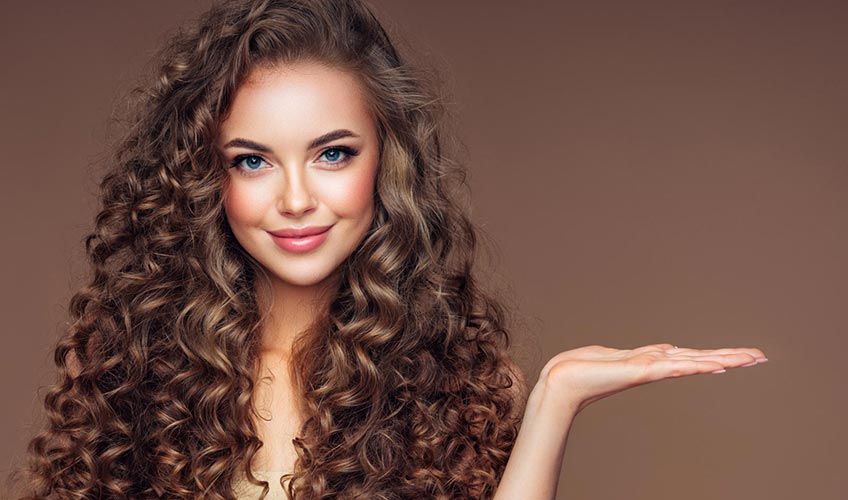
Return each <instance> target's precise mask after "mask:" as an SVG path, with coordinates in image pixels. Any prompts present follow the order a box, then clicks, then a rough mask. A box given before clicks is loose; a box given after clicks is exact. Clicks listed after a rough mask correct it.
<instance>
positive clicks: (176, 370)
mask: <svg viewBox="0 0 848 500" xmlns="http://www.w3.org/2000/svg"><path fill="white" fill-rule="evenodd" d="M300 60H314V61H319V62H322V63H326V64H329V65H331V66H332V67H336V68H340V69H342V70H345V71H350V72H351V73H353V74H355V75H357V77H358V78H359V81H360V82H361V84H362V86H363V88H364V89H365V91H366V92H365V93H366V95H367V98H368V101H369V104H370V106H371V109H372V111H373V113H374V116H375V119H376V123H377V125H378V129H379V137H380V169H379V171H378V176H377V189H376V193H375V212H374V219H373V221H372V225H371V228H370V229H369V231H368V233H367V235H366V236H365V238H364V240H363V241H362V243H361V244H360V246H359V247H358V248H357V249H356V251H355V252H354V253H353V254H352V255H351V256H350V258H349V259H347V260H346V261H345V262H344V263H343V264H342V266H341V267H340V268H339V270H338V271H339V273H340V276H341V280H340V286H339V288H338V291H337V292H335V295H334V296H333V297H332V300H331V301H330V302H329V304H330V305H329V307H328V309H327V313H326V314H324V315H321V316H320V317H319V318H318V319H317V320H316V321H315V323H314V324H313V325H312V327H311V328H310V330H309V332H308V333H309V334H307V335H303V336H301V337H299V338H298V339H297V342H296V344H295V347H294V351H293V353H294V356H293V362H292V368H293V369H292V372H293V374H294V375H295V380H294V383H295V385H296V387H297V390H298V391H299V393H298V394H299V396H300V397H302V398H303V401H304V403H303V405H304V406H303V408H304V411H305V420H304V423H303V425H302V427H301V429H300V433H299V435H298V437H297V438H296V439H295V440H294V444H295V447H296V450H297V454H298V460H297V463H296V466H295V469H294V471H293V473H292V474H287V475H286V476H283V477H282V478H280V482H281V485H283V486H284V488H285V491H286V494H287V495H288V496H289V497H291V498H297V499H317V498H369V499H397V498H425V497H426V498H445V499H447V498H451V499H453V498H489V497H491V496H492V495H493V493H494V490H495V487H496V485H497V482H498V480H499V478H500V476H501V474H502V472H503V469H504V467H505V465H506V461H507V458H508V456H509V452H510V451H511V448H512V446H513V444H514V441H515V438H516V435H517V430H518V426H519V420H520V418H519V415H520V408H521V405H522V403H523V400H522V399H521V398H517V397H516V396H515V389H516V387H518V385H519V384H523V381H522V379H521V374H520V373H517V371H516V370H515V368H516V367H515V365H514V364H512V362H511V361H510V359H509V356H508V354H507V349H508V347H509V345H510V343H511V341H510V335H509V334H508V332H507V329H506V327H505V324H504V323H505V321H504V317H503V315H504V313H505V310H504V307H503V306H502V305H501V302H500V301H499V300H498V299H496V298H495V297H494V296H493V295H490V294H488V293H486V292H484V290H483V288H482V287H481V286H480V285H479V284H478V282H477V281H476V280H475V279H474V277H473V273H472V266H473V264H474V260H475V254H476V249H477V236H476V234H477V232H476V231H477V230H476V229H475V227H474V226H473V224H472V222H471V221H470V218H469V215H468V213H467V212H468V210H467V209H465V208H463V206H461V204H460V203H458V202H457V198H456V188H458V187H466V184H467V183H466V178H465V176H466V173H465V170H464V168H463V167H462V165H460V164H459V162H457V161H455V160H452V159H451V158H449V157H448V156H447V154H446V153H445V152H444V149H445V147H444V145H443V144H442V142H443V141H440V137H441V138H444V136H445V133H444V126H445V123H446V122H447V120H445V116H446V111H447V108H446V106H445V105H444V98H443V97H442V94H441V93H440V92H441V90H440V88H441V87H440V86H439V85H438V84H436V83H435V82H436V77H435V76H434V74H431V73H429V72H427V71H426V70H424V69H422V67H418V66H413V65H411V64H409V63H407V62H405V60H404V59H402V58H401V56H400V55H399V54H398V52H397V50H396V49H395V46H394V45H393V44H392V42H391V41H390V39H389V37H388V35H387V34H386V32H385V31H384V29H383V28H382V26H381V25H380V23H379V22H378V20H377V19H376V18H375V17H374V15H373V14H372V13H371V12H370V10H369V9H368V8H367V6H366V5H365V4H363V3H362V2H361V1H358V0H344V1H341V0H308V1H307V0H290V1H285V0H257V1H238V2H225V3H220V4H218V5H216V6H214V7H213V8H211V9H210V10H209V11H208V12H207V13H206V14H204V15H203V16H202V17H201V18H200V20H199V23H197V24H196V25H195V26H193V27H192V28H190V29H180V30H179V31H178V32H177V33H175V34H173V36H172V38H171V39H170V40H169V42H168V43H167V44H166V45H165V46H164V47H163V48H162V49H161V51H160V52H159V54H158V56H157V58H156V61H157V63H156V64H157V75H156V78H155V79H154V80H153V81H152V82H150V83H149V84H146V85H142V86H139V87H137V88H136V89H135V90H134V92H133V93H132V95H133V96H134V97H135V99H134V100H133V103H134V104H135V106H134V108H132V109H133V112H132V113H131V114H130V117H131V118H130V127H129V128H128V130H127V132H126V135H125V136H124V137H123V138H122V139H121V140H120V141H119V143H118V145H117V147H116V148H115V153H114V156H113V159H114V162H113V165H114V167H112V168H110V170H109V171H108V172H106V173H105V175H104V177H103V179H102V182H101V185H100V188H101V193H100V196H101V203H102V205H101V209H100V211H99V213H98V215H97V216H96V220H95V228H94V230H93V232H91V233H90V234H88V235H87V236H86V238H85V247H86V255H87V258H88V260H89V262H90V264H91V267H92V269H93V277H92V278H91V281H90V283H89V284H88V285H87V286H85V287H83V288H82V289H80V290H79V291H78V292H77V293H76V294H75V295H74V296H73V297H72V299H71V301H70V307H69V312H70V315H71V317H72V322H71V325H70V327H69V329H68V331H67V332H66V333H65V334H64V335H63V336H62V337H61V338H60V339H59V340H58V341H57V343H56V347H55V351H54V361H55V363H56V365H57V367H58V369H59V371H58V373H59V375H58V376H59V379H58V381H57V382H56V383H55V384H54V385H51V386H50V388H49V391H48V392H47V394H46V396H45V398H44V408H45V414H46V417H47V423H46V429H45V430H43V431H41V432H40V433H39V434H37V435H36V436H35V437H34V438H33V439H32V440H31V441H30V443H29V447H28V452H29V456H28V464H27V470H26V472H27V474H28V476H27V477H28V480H27V487H28V490H27V493H26V495H25V496H22V497H20V498H25V499H47V498H49V499H93V498H98V499H148V498H150V499H152V498H159V499H161V498H169V499H176V498H179V499H186V498H208V499H219V498H220V499H234V498H235V496H234V493H233V487H234V476H235V474H236V473H237V472H240V471H243V472H244V473H245V474H246V476H247V478H248V479H249V481H250V482H251V483H252V484H255V485H258V486H262V487H263V495H262V496H263V498H264V496H265V495H266V494H267V492H268V491H269V483H268V482H266V481H259V480H258V479H257V478H256V477H255V476H254V475H253V473H252V471H251V466H250V463H251V461H252V458H253V456H254V455H255V454H256V452H257V450H258V449H259V448H260V447H261V446H262V442H261V441H260V440H259V439H258V437H257V432H256V425H255V423H254V421H253V418H254V417H255V410H254V409H253V402H254V399H253V398H254V387H255V386H256V380H257V376H258V373H257V359H258V348H259V344H258V340H259V331H260V325H262V324H263V321H264V320H265V316H264V314H263V312H262V310H261V308H260V307H259V306H258V303H257V299H256V297H257V287H260V286H268V281H269V278H268V276H267V272H266V271H265V270H264V269H263V268H262V267H261V266H260V265H259V264H258V263H257V261H256V260H254V259H253V258H252V257H251V256H250V255H249V254H247V253H246V252H245V251H244V250H243V249H242V248H241V247H240V245H239V244H238V242H237V241H236V240H235V238H234V236H233V234H232V232H231V231H230V228H229V227H228V225H227V223H226V220H225V217H224V215H223V208H222V193H225V191H226V188H227V181H228V176H227V175H226V168H225V164H224V161H223V158H222V156H221V153H220V151H218V150H216V147H215V138H216V137H217V134H218V126H219V124H220V123H221V121H222V120H223V118H224V117H225V116H226V113H227V110H228V106H229V105H230V104H231V102H232V99H233V97H234V94H235V91H236V90H237V89H238V86H239V84H240V83H241V82H243V81H244V79H245V78H246V76H247V75H248V74H249V73H250V72H251V71H252V70H253V69H255V68H257V67H259V66H262V65H271V66H273V65H277V64H286V63H290V62H295V61H300ZM75 367H77V368H76V369H75ZM516 381H517V382H518V383H516ZM286 483H288V484H287V485H286Z"/></svg>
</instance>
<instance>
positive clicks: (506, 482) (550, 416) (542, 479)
mask: <svg viewBox="0 0 848 500" xmlns="http://www.w3.org/2000/svg"><path fill="white" fill-rule="evenodd" d="M546 402H548V403H550V398H546V386H545V385H544V384H537V386H536V387H534V389H533V391H532V392H531V394H530V396H529V397H528V400H527V406H526V409H525V412H524V418H523V420H522V423H521V428H520V430H519V432H518V436H517V437H516V440H515V445H514V446H513V449H512V453H511V455H510V457H509V461H508V462H507V464H506V469H505V470H504V473H503V476H502V477H501V481H500V484H499V485H498V489H497V491H496V492H495V496H494V500H513V499H516V498H521V499H522V500H553V499H554V498H555V497H556V490H557V483H558V482H559V473H560V470H561V469H562V460H563V455H564V453H565V446H566V442H567V441H568V432H569V430H570V428H571V422H572V421H573V420H574V417H575V416H576V414H577V411H576V410H575V409H574V408H573V407H567V408H566V409H563V407H562V406H561V405H551V404H545V403H546Z"/></svg>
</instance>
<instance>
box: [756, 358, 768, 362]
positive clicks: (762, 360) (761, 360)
mask: <svg viewBox="0 0 848 500" xmlns="http://www.w3.org/2000/svg"><path fill="white" fill-rule="evenodd" d="M766 361H768V358H763V359H760V360H758V362H760V363H765V362H766Z"/></svg>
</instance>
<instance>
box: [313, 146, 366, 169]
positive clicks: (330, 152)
mask: <svg viewBox="0 0 848 500" xmlns="http://www.w3.org/2000/svg"><path fill="white" fill-rule="evenodd" d="M358 154H359V152H358V151H356V150H354V149H351V148H349V147H346V146H335V147H332V148H327V149H325V150H324V152H323V153H321V156H326V158H327V160H329V163H330V164H332V165H341V164H343V163H347V162H349V161H350V160H351V158H352V157H354V156H356V155H358ZM339 155H343V156H342V158H341V160H339Z"/></svg>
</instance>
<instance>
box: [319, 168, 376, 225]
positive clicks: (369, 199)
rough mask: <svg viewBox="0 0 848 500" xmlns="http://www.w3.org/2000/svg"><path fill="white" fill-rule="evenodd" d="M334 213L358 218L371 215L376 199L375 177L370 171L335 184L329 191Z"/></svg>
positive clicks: (354, 174)
mask: <svg viewBox="0 0 848 500" xmlns="http://www.w3.org/2000/svg"><path fill="white" fill-rule="evenodd" d="M327 197H328V198H331V199H332V200H333V208H334V211H335V212H336V213H337V214H338V215H340V216H343V217H351V218H358V217H363V216H367V215H368V214H369V213H370V210H371V206H372V204H373V199H374V175H373V173H372V172H370V171H358V172H352V175H350V176H349V177H346V178H344V179H341V180H340V182H338V183H334V184H333V186H332V188H331V189H330V190H329V191H328V194H327Z"/></svg>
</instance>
